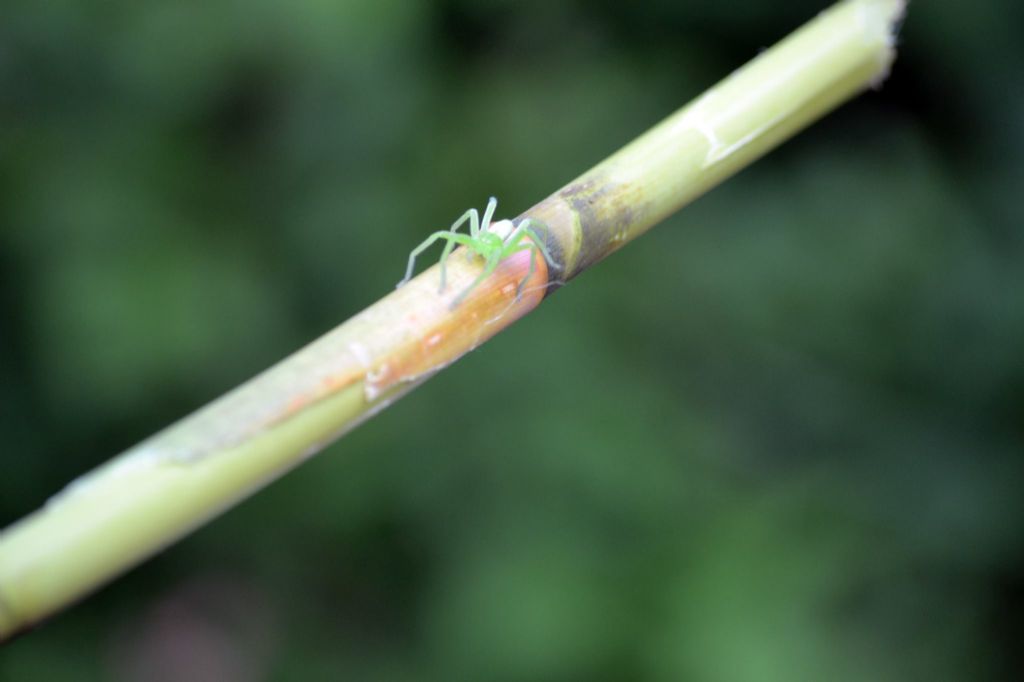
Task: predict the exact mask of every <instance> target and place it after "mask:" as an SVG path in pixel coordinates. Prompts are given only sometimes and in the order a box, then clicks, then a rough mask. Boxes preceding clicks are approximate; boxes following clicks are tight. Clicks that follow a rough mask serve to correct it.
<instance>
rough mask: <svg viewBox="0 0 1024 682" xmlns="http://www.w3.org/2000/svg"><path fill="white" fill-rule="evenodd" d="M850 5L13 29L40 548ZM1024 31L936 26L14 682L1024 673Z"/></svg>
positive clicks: (489, 5)
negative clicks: (294, 357) (420, 264)
mask: <svg viewBox="0 0 1024 682" xmlns="http://www.w3.org/2000/svg"><path fill="white" fill-rule="evenodd" d="M825 5H826V3H825V2H824V1H823V0H793V1H791V2H787V3H777V2H768V1H767V0H745V1H740V0H736V1H733V2H727V3H725V2H715V1H712V0H690V1H689V2H673V1H669V0H661V1H654V2H637V3H623V2H614V1H611V0H607V1H604V2H579V1H577V2H551V1H545V2H541V1H532V2H516V3H513V2H509V1H505V0H491V1H480V2H471V1H469V0H462V1H454V0H445V1H443V2H427V1H426V0H419V1H417V0H348V1H345V2H328V1H326V0H301V1H295V0H293V1H292V2H271V1H269V0H248V1H246V2H242V1H241V0H233V1H232V0H225V1H218V2H178V3H173V2H172V3H169V2H156V1H153V0H147V1H141V0H135V1H133V2H103V3H88V2H78V1H73V0H55V1H52V2H46V3H41V2H32V1H29V0H7V2H5V3H3V7H2V8H0V281H2V286H0V325H2V327H0V344H2V346H0V358H2V365H0V435H2V439H3V440H2V442H3V446H2V453H3V454H2V458H0V465H2V469H0V471H2V474H0V526H3V525H6V524H8V523H10V522H11V521H13V520H15V519H16V518H18V517H20V516H21V515H24V514H26V513H28V512H30V511H32V510H33V509H35V508H36V507H38V506H39V505H41V504H42V503H43V502H44V501H45V500H46V498H47V497H48V496H49V495H50V494H52V493H54V492H55V491H57V490H58V489H59V488H60V487H61V486H63V485H64V484H66V483H67V482H68V481H70V480H71V479H72V478H74V477H75V476H76V475H78V474H80V473H82V472H84V471H86V470H88V469H89V468H91V467H93V466H95V465H96V464H99V463H100V462H102V461H104V460H105V459H107V458H108V457H110V456H111V455H113V454H115V453H117V452H119V451H121V450H123V449H125V448H127V447H128V446H130V445H132V444H134V443H135V442H137V441H139V440H141V439H142V438H143V437H145V436H147V435H149V434H150V433H151V432H153V431H155V430H157V429H158V428H160V427H162V426H164V425H166V424H167V423H169V422H171V421H173V420H175V419H177V418H179V417H181V416H183V415H184V414H186V413H188V412H190V411H191V410H193V409H195V408H196V407H198V406H199V405H201V404H203V403H204V402H206V401H208V400H210V399H212V398H214V397H216V396H217V395H219V394H220V393H222V392H223V391H225V390H227V389H228V388H230V387H232V386H234V385H235V384H237V383H239V382H241V381H242V380H244V379H246V378H248V377H249V376H250V375H252V374H254V373H256V372H257V371H259V370H261V369H262V368H264V367H265V366H268V365H269V364H271V363H273V362H274V361H276V360H277V359H279V358H281V357H283V356H284V355H286V354H287V353H289V352H290V351H292V350H294V349H296V348H297V347H298V346H300V345H302V344H304V343H305V342H307V341H309V340H311V339H312V338H314V337H316V336H318V335H319V334H321V333H323V332H325V331H326V330H328V329H329V328H331V327H333V326H334V325H336V324H338V323H340V322H341V321H343V320H344V319H346V318H347V317H349V316H350V315H352V314H353V313H355V312H357V311H358V310H360V309H362V308H363V307H365V306H366V305H368V304H369V303H371V302H372V301H374V300H376V299H377V298H378V297H380V296H381V295H383V294H385V293H387V292H388V291H389V290H391V289H392V287H393V286H394V284H395V282H397V280H398V279H399V278H400V277H401V275H402V273H403V269H404V265H405V258H406V256H407V254H408V252H409V250H410V248H411V247H412V246H414V245H415V244H416V243H417V242H418V241H419V240H420V239H421V238H422V237H423V235H424V234H425V233H426V232H427V231H429V230H432V229H438V228H441V227H444V226H447V225H448V224H449V223H450V222H451V220H452V219H453V218H455V217H456V216H457V215H458V214H459V213H460V212H462V211H463V210H465V209H466V208H467V207H469V206H477V207H480V206H482V205H483V204H484V203H485V201H486V199H487V197H488V196H489V195H491V194H495V195H497V196H498V198H499V199H500V202H501V203H500V206H499V213H500V214H501V215H503V216H511V215H514V214H516V213H519V212H520V211H522V210H524V209H525V208H527V207H528V206H530V205H532V204H533V203H534V202H536V201H539V200H540V199H542V198H543V197H545V196H546V195H547V194H549V193H550V192H552V191H554V190H555V189H557V188H558V187H560V186H561V185H562V184H564V183H565V182H567V181H569V180H571V179H572V178H573V177H575V176H576V175H578V174H579V173H581V172H582V171H584V170H586V169H587V168H588V167H590V166H591V165H593V164H594V163H596V162H597V161H599V160H600V159H602V158H603V157H604V156H606V155H607V154H609V153H610V152H612V151H614V150H615V149H617V148H618V147H619V146H621V145H622V144H624V143H625V142H627V141H629V140H630V139H631V138H633V137H634V136H636V135H637V134H639V133H640V132H642V131H643V130H645V129H646V128H647V127H649V126H650V125H651V124H653V123H655V122H656V121H657V120H659V119H660V118H662V117H663V116H665V115H667V114H668V113H670V112H671V111H673V110H675V109H676V108H678V107H679V106H681V105H682V104H684V103H685V102H686V101H688V100H689V99H690V98H692V97H694V96H696V95H697V94H699V93H700V92H701V91H702V90H703V89H704V88H706V87H708V86H710V85H711V84H713V83H714V82H715V81H717V80H718V79H719V78H721V77H723V76H725V75H726V74H727V73H729V72H730V71H731V70H732V69H734V68H736V67H738V66H739V65H741V64H742V63H743V62H745V61H746V60H748V59H749V58H751V57H753V56H754V55H755V54H757V52H758V50H759V49H760V48H762V47H764V46H768V45H770V44H772V43H773V42H775V41H776V40H777V39H779V38H781V37H782V36H784V35H785V34H786V33H787V32H789V31H790V30H792V29H793V28H795V27H796V26H798V25H799V24H800V23H802V22H803V21H805V20H806V19H808V18H810V17H811V16H813V15H814V14H815V13H816V12H817V11H819V10H820V9H822V8H823V7H824V6H825ZM1022 27H1024V9H1022V5H1021V3H1019V2H1015V1H1014V0H1003V1H1002V2H997V1H995V0H975V1H974V2H970V3H964V2H959V1H954V0H933V1H932V2H917V3H915V4H914V5H913V6H912V11H911V15H910V17H909V20H908V22H907V24H906V26H905V27H904V31H903V37H902V46H901V50H900V57H899V60H898V61H897V63H896V67H895V71H894V73H893V76H892V78H891V80H890V81H889V82H888V83H887V84H886V86H885V87H884V88H883V89H882V90H881V91H880V92H872V93H869V94H867V95H865V96H863V97H861V98H860V99H858V100H856V101H855V102H853V103H852V104H849V105H847V106H846V107H844V108H843V109H841V110H840V111H839V112H837V113H836V114H834V115H832V116H830V117H829V118H827V120H824V121H823V122H821V123H820V124H818V125H816V126H815V127H814V128H812V129H811V130H809V131H808V132H806V133H805V134H803V135H801V136H800V137H799V138H797V139H796V140H794V141H792V142H790V143H788V144H786V145H785V146H784V147H783V148H781V149H780V150H778V151H777V152H775V153H773V154H772V155H771V156H769V157H768V158H767V159H765V160H764V161H763V162H761V163H759V164H757V165H756V166H755V167H753V168H751V169H749V170H747V171H745V172H743V173H742V174H741V175H740V176H738V177H737V178H735V179H733V180H732V181H730V182H728V183H727V184H725V185H723V186H722V187H721V188H719V189H717V190H715V191H714V192H713V193H712V194H710V195H709V196H707V197H705V198H703V199H701V200H699V201H698V202H697V203H696V204H694V205H693V206H691V207H688V208H687V209H685V210H684V211H683V212H681V213H680V214H679V215H677V216H676V217H674V218H673V219H671V220H669V221H667V222H666V223H665V224H663V225H661V226H660V227H658V228H657V229H655V230H654V231H652V232H651V233H650V234H649V235H647V236H645V237H644V238H643V239H641V240H639V241H638V242H636V243H634V244H632V245H630V247H629V248H627V249H624V250H623V251H621V252H619V253H617V254H616V255H615V256H614V257H613V258H611V259H609V260H608V261H607V262H605V263H602V264H601V265H600V266H598V267H596V268H594V269H593V270H591V271H589V272H587V273H586V274H585V275H583V276H582V277H580V278H579V279H578V280H576V281H574V282H573V283H572V284H571V285H570V286H568V287H566V288H565V289H563V290H561V291H559V292H558V293H557V295H555V296H554V297H552V298H551V299H550V300H549V301H548V302H547V303H545V305H544V306H542V307H541V308H540V309H538V310H537V311H536V312H535V313H533V314H532V315H531V316H530V317H528V318H527V319H526V320H524V321H523V322H522V323H520V324H519V325H516V326H515V327H513V328H512V329H511V330H509V331H508V332H506V333H505V334H502V335H501V336H500V337H498V338H496V339H495V340H494V341H493V342H491V343H489V344H487V345H486V346H485V347H484V348H482V349H480V350H478V351H477V352H475V353H472V354H471V355H469V356H468V357H466V358H464V360H463V361H462V362H460V363H458V364H457V365H456V366H454V367H452V368H451V369H449V370H448V371H446V372H444V373H442V374H441V375H439V376H438V377H436V378H435V379H434V380H432V381H431V382H429V383H428V384H427V385H425V386H424V387H423V388H421V389H420V390H418V391H417V392H415V393H414V394H412V395H411V396H409V397H407V398H406V399H405V400H403V401H401V402H400V403H398V404H397V405H395V406H393V407H392V409H390V410H388V411H387V412H385V413H384V414H382V415H380V416H379V417H377V418H376V419H375V420H373V421H371V422H370V423H368V424H366V425H364V426H363V427H361V428H360V429H359V430H358V431H356V432H354V433H353V434H351V435H350V436H349V437H347V438H345V439H344V440H343V441H342V442H340V443H338V444H336V445H334V446H332V447H330V448H328V449H327V450H326V451H325V452H323V453H322V454H321V455H320V456H319V457H317V458H315V459H314V460H312V461H310V462H309V463H307V464H306V465H304V466H303V467H301V468H300V469H299V470H297V471H296V472H294V473H292V474H291V475H289V476H287V477H286V478H284V479H282V480H281V481H279V482H277V483H275V484H273V485H272V486H270V487H269V488H268V489H267V490H265V491H264V492H263V493H261V494H259V495H257V496H256V497H254V498H252V499H251V500H249V501H247V502H245V503H244V504H242V505H241V506H240V507H238V508H236V509H235V510H233V511H231V512H230V513H228V514H226V515H225V516H224V517H222V518H220V519H219V520H217V521H215V522H213V523H212V524H210V525H209V526H208V527H206V528H205V529H203V530H201V531H200V532H198V533H196V534H195V535H193V536H191V537H189V538H188V539H186V540H184V541H183V542H181V543H180V544H178V545H175V546H174V547H173V548H171V549H170V550H169V551H167V552H166V553H164V554H163V555H161V556H159V557H158V558H156V559H154V560H152V561H150V562H148V563H146V564H145V565H144V566H142V567H141V568H139V569H137V570H135V571H134V572H132V573H131V574H129V575H128V576H126V577H125V578H123V579H121V580H119V581H117V582H116V583H114V584H113V585H111V586H110V587H108V588H106V589H104V590H103V591H102V592H100V593H98V594H97V595H95V596H93V597H91V598H90V599H88V600H87V601H85V602H84V603H82V604H81V605H79V606H76V607H74V608H72V609H70V610H69V611H67V612H66V613H64V614H62V615H60V616H59V617H57V618H55V619H54V620H52V621H51V622H50V623H48V624H46V625H45V626H43V627H41V628H39V629H37V630H36V631H35V632H33V633H30V634H28V635H26V636H23V637H21V638H20V639H18V640H16V641H15V642H13V643H11V644H9V645H8V646H6V647H5V648H4V649H3V650H2V651H0V678H2V679H4V680H12V681H21V680H57V681H59V680H76V681H77V680H108V679H110V680H183V679H189V680H202V679H217V680H264V679H332V678H340V677H344V678H346V679H357V680H409V681H414V680H456V679H467V680H469V679H488V680H623V679H643V680H723V681H725V680H730V681H731V680H736V681H741V682H742V681H747V680H750V681H759V680H921V679H928V680H965V679H972V680H973V679H979V680H990V679H1015V678H1016V677H1015V676H1016V674H1019V673H1020V671H1021V669H1022V667H1024V658H1022V655H1021V650H1020V648H1019V643H1020V641H1021V639H1020V638H1021V635H1022V632H1024V628H1022V627H1021V615H1020V612H1021V609H1022V608H1024V496H1022V495H1021V485H1022V483H1024V343H1022V341H1024V267H1022V265H1024V227H1022V226H1024V211H1022V208H1021V207H1022V202H1021V189H1022V187H1024V164H1022V162H1021V159H1022V157H1024V77H1022V75H1021V74H1024V41H1022V39H1021V38H1022V36H1021V33H1022ZM1016 679H1019V678H1016Z"/></svg>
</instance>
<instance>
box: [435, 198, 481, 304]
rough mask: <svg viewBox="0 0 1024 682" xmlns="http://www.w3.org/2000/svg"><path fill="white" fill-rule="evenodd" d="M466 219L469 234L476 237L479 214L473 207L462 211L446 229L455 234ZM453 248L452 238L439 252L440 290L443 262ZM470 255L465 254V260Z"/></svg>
mask: <svg viewBox="0 0 1024 682" xmlns="http://www.w3.org/2000/svg"><path fill="white" fill-rule="evenodd" d="M467 220H468V221H469V235H470V237H472V238H473V239H476V236H477V234H478V233H479V232H480V215H479V214H478V213H477V212H476V209H475V208H471V209H469V210H468V211H466V212H465V213H463V214H462V217H460V218H459V219H458V220H456V221H455V222H454V223H452V226H451V227H450V228H448V231H449V232H451V233H452V234H455V233H456V232H458V230H459V228H460V227H462V224H463V223H464V222H466V221H467ZM454 248H455V242H454V241H452V240H449V241H448V243H447V244H446V245H445V247H444V251H442V252H441V270H442V279H441V281H442V284H441V289H442V290H443V289H444V284H443V282H444V263H445V261H447V260H448V256H450V255H451V253H452V249H454ZM472 257H473V254H472V252H470V253H467V254H466V260H470V259H472Z"/></svg>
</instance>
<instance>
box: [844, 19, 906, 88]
mask: <svg viewBox="0 0 1024 682" xmlns="http://www.w3.org/2000/svg"><path fill="white" fill-rule="evenodd" d="M851 1H852V2H856V3H857V4H859V5H860V19H861V25H862V26H863V28H864V36H865V39H866V41H868V42H872V43H875V42H877V43H880V44H881V45H883V46H884V49H881V50H879V53H878V54H879V65H878V74H877V75H876V76H875V78H874V79H873V80H872V82H871V87H873V88H876V89H877V88H879V87H881V85H882V83H883V82H884V81H885V79H886V78H888V77H889V71H890V70H891V68H892V63H893V62H894V61H895V60H896V44H897V42H898V39H899V33H900V28H901V27H902V26H903V19H904V18H905V17H906V14H907V0H851Z"/></svg>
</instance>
